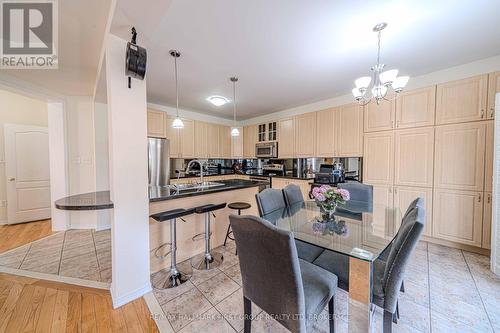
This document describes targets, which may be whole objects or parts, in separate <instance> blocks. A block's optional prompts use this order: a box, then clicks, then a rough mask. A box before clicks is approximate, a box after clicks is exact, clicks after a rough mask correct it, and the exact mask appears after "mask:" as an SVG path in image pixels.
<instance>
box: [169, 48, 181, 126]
mask: <svg viewBox="0 0 500 333" xmlns="http://www.w3.org/2000/svg"><path fill="white" fill-rule="evenodd" d="M170 55H171V56H172V57H173V58H174V67H175V110H176V113H175V115H176V116H175V119H174V121H173V122H172V127H173V128H184V123H183V122H182V119H181V118H180V117H179V82H178V80H177V58H179V57H180V56H181V54H180V52H178V51H177V50H170Z"/></svg>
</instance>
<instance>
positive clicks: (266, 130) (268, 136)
mask: <svg viewBox="0 0 500 333" xmlns="http://www.w3.org/2000/svg"><path fill="white" fill-rule="evenodd" d="M276 140H278V124H277V122H276V121H272V122H269V123H266V124H260V125H258V126H257V141H258V142H267V141H276Z"/></svg>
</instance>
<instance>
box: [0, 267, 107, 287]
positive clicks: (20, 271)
mask: <svg viewBox="0 0 500 333" xmlns="http://www.w3.org/2000/svg"><path fill="white" fill-rule="evenodd" d="M0 273H5V274H11V275H18V276H24V277H29V278H33V279H38V280H47V281H53V282H61V283H67V284H74V285H77V286H81V287H88V288H94V289H104V290H109V289H110V288H111V283H108V282H98V281H90V280H84V279H79V278H73V277H67V276H61V275H54V274H47V273H39V272H32V271H26V270H23V269H17V268H10V267H4V266H0Z"/></svg>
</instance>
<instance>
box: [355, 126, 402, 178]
mask: <svg viewBox="0 0 500 333" xmlns="http://www.w3.org/2000/svg"><path fill="white" fill-rule="evenodd" d="M364 148H365V152H364V159H363V175H364V176H363V182H366V183H368V184H384V185H392V182H393V178H394V133H393V131H389V132H379V133H367V134H365V139H364Z"/></svg>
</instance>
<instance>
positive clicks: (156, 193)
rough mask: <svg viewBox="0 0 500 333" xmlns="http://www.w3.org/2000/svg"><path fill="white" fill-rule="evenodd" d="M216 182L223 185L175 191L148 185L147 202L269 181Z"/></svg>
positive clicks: (239, 180)
mask: <svg viewBox="0 0 500 333" xmlns="http://www.w3.org/2000/svg"><path fill="white" fill-rule="evenodd" d="M217 183H221V184H223V185H221V186H214V187H208V188H203V189H189V190H183V191H175V190H173V189H171V188H169V187H166V186H156V187H150V188H149V202H156V201H164V200H172V199H180V198H186V197H192V196H197V195H203V194H211V193H217V192H224V191H231V190H238V189H243V188H249V187H258V186H267V185H269V183H268V182H266V181H257V180H245V179H228V180H219V181H217Z"/></svg>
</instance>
